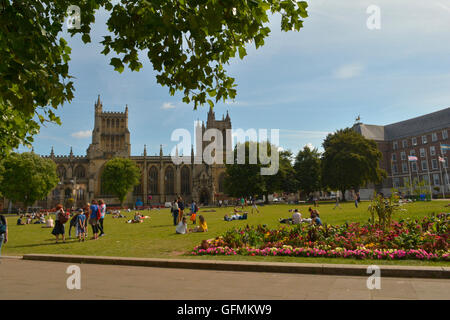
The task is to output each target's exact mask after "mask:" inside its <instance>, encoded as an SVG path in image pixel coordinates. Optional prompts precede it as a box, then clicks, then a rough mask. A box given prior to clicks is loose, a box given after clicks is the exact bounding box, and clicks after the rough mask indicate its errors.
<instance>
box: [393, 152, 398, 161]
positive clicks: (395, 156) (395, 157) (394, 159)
mask: <svg viewBox="0 0 450 320" xmlns="http://www.w3.org/2000/svg"><path fill="white" fill-rule="evenodd" d="M392 161H397V155H396V154H395V153H393V154H392Z"/></svg>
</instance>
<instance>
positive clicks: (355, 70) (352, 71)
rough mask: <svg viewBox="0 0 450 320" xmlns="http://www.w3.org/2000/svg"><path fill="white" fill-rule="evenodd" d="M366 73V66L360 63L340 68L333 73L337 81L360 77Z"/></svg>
mask: <svg viewBox="0 0 450 320" xmlns="http://www.w3.org/2000/svg"><path fill="white" fill-rule="evenodd" d="M363 71H364V66H363V65H362V64H360V63H352V64H347V65H344V66H341V67H339V68H338V69H336V70H335V71H334V73H333V76H334V77H335V78H337V79H351V78H355V77H357V76H359V75H360V74H361V73H362V72H363Z"/></svg>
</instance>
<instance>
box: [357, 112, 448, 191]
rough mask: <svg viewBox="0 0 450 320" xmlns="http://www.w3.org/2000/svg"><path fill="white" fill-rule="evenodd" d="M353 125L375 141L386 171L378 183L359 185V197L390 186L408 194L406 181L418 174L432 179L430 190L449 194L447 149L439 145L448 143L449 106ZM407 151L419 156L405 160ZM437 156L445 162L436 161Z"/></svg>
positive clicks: (409, 153)
mask: <svg viewBox="0 0 450 320" xmlns="http://www.w3.org/2000/svg"><path fill="white" fill-rule="evenodd" d="M353 129H354V130H356V131H357V132H359V133H360V134H362V135H363V136H365V137H366V138H368V139H372V140H374V141H376V143H377V145H378V148H379V150H380V151H381V152H382V154H383V159H382V160H381V163H380V166H381V167H382V168H383V169H384V170H386V171H387V175H388V176H387V178H386V179H384V181H383V182H382V183H381V184H379V185H373V184H372V185H368V186H366V187H365V188H363V189H361V190H360V193H361V197H362V198H366V199H367V198H370V197H371V196H372V194H373V192H374V191H375V190H376V191H379V192H383V193H384V194H385V195H388V194H390V193H391V189H392V188H393V187H395V188H396V189H398V190H400V191H401V192H402V193H404V194H409V193H410V188H409V187H408V181H410V179H411V180H414V179H417V178H419V179H420V180H421V181H422V180H425V181H431V192H432V193H433V194H435V195H442V194H443V193H445V194H446V195H447V196H448V194H449V193H450V184H449V181H448V178H449V177H450V172H449V171H448V170H449V168H448V151H447V152H446V150H444V149H442V150H441V145H443V144H450V140H449V137H448V135H449V133H450V108H446V109H443V110H440V111H437V112H433V113H429V114H426V115H423V116H420V117H417V118H413V119H409V120H405V121H401V122H397V123H393V124H390V125H387V126H377V125H367V124H363V123H357V124H355V125H354V127H353ZM410 155H413V156H416V157H417V158H418V160H417V161H408V156H410ZM439 157H441V158H443V159H444V160H445V163H441V162H439ZM435 187H437V188H439V190H436V189H435Z"/></svg>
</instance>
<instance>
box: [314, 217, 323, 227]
mask: <svg viewBox="0 0 450 320" xmlns="http://www.w3.org/2000/svg"><path fill="white" fill-rule="evenodd" d="M311 219H312V222H313V223H315V224H316V225H318V226H323V224H322V221H321V220H320V218H319V216H318V215H316V214H313V215H312V216H311Z"/></svg>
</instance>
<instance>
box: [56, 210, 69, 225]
mask: <svg viewBox="0 0 450 320" xmlns="http://www.w3.org/2000/svg"><path fill="white" fill-rule="evenodd" d="M58 220H59V222H61V223H62V224H64V223H66V222H67V221H69V214H68V213H65V212H64V211H60V212H59V213H58Z"/></svg>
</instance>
